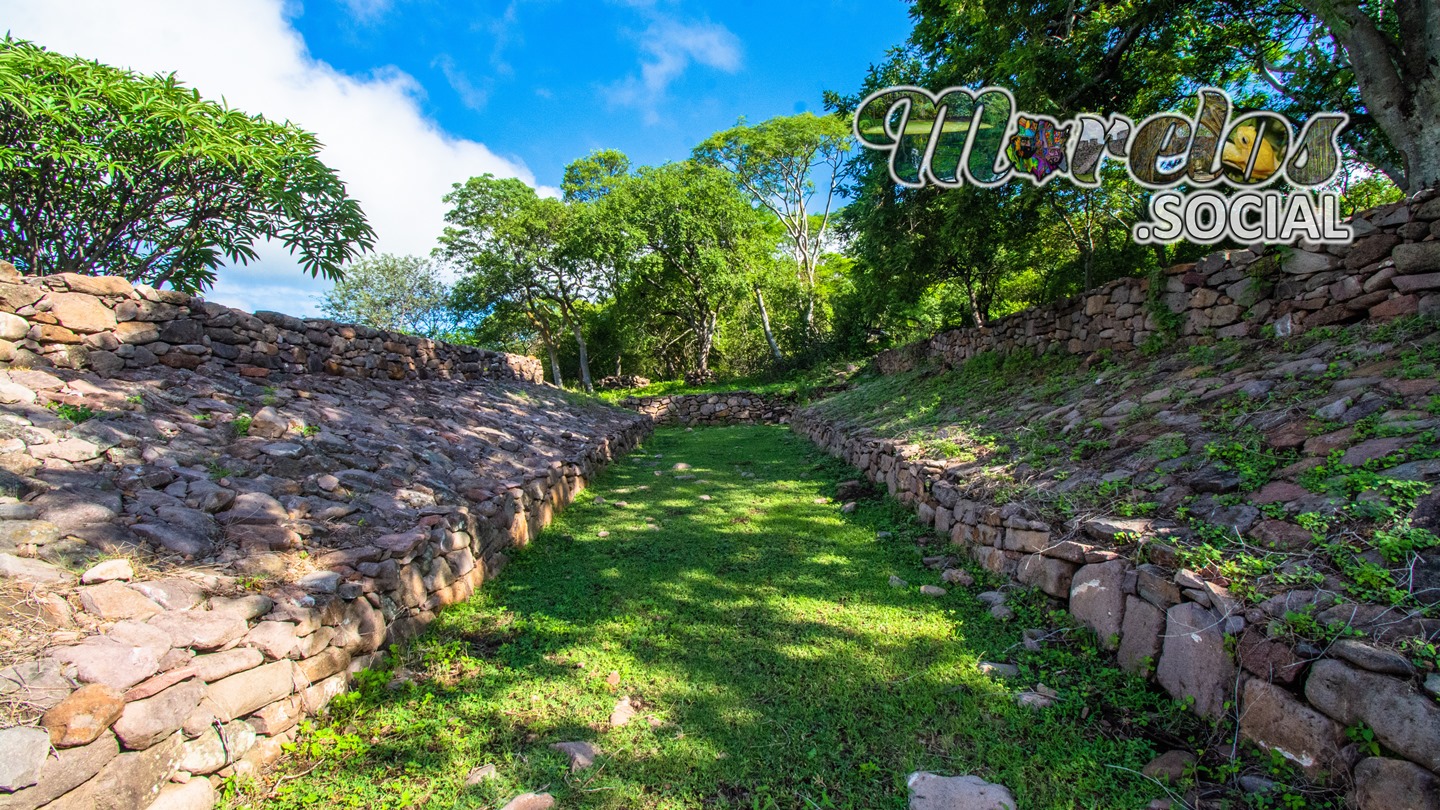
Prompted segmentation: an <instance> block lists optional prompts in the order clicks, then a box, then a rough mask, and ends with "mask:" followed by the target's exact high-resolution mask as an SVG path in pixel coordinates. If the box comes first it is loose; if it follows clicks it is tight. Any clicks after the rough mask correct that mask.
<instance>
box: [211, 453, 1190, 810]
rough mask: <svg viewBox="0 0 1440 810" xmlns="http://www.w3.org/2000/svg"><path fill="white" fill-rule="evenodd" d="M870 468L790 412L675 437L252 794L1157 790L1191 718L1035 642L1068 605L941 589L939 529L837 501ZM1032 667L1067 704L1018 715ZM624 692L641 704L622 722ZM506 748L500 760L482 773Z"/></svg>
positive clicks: (744, 802)
mask: <svg viewBox="0 0 1440 810" xmlns="http://www.w3.org/2000/svg"><path fill="white" fill-rule="evenodd" d="M677 464H688V465H690V468H689V469H688V470H686V469H683V468H682V469H681V470H679V471H677V470H676V469H675V465H677ZM849 477H850V472H849V471H848V470H847V468H845V467H844V466H843V465H841V464H839V463H838V462H836V461H834V460H832V459H829V458H827V457H825V456H823V455H822V454H820V453H819V452H818V451H817V450H815V449H814V448H813V447H812V446H811V445H809V444H808V443H807V442H805V441H804V440H803V439H800V438H799V437H796V436H794V435H793V434H791V433H790V432H789V431H787V430H784V429H780V428H759V427H736V428H711V429H704V430H695V431H693V432H692V431H680V430H661V431H659V432H657V434H656V435H655V437H654V438H653V439H652V440H651V441H650V442H648V443H647V444H646V446H645V447H644V448H643V450H642V451H640V453H637V455H636V456H634V457H632V458H630V459H628V460H626V461H625V462H624V463H621V464H617V465H616V466H615V467H614V468H612V469H611V470H610V471H608V472H607V473H606V474H605V475H604V476H603V477H602V478H601V479H600V480H599V481H597V482H595V484H594V485H593V486H592V487H591V489H590V490H589V491H588V492H586V493H585V494H583V495H582V496H581V497H580V499H579V500H578V501H577V502H576V503H575V504H574V505H573V506H572V507H571V508H570V509H569V510H568V511H567V512H566V513H565V514H564V515H563V516H562V517H561V518H560V519H559V520H558V521H557V522H556V523H555V524H554V525H553V526H552V527H551V528H550V529H548V530H547V531H546V532H545V533H544V535H543V536H542V537H540V539H539V540H537V541H536V542H535V543H533V544H531V546H530V547H528V548H526V549H524V550H522V551H520V552H518V553H517V554H516V556H515V559H514V561H513V562H512V563H511V565H510V566H509V568H507V569H506V571H505V572H504V574H503V575H502V576H501V577H500V578H498V579H497V580H496V581H494V582H491V583H488V584H486V586H485V587H484V588H483V589H482V591H481V593H479V594H478V595H477V596H476V597H475V598H474V599H473V600H471V602H469V603H468V604H465V605H460V606H456V607H454V608H451V609H449V610H447V611H446V612H445V613H444V614H443V615H442V617H441V618H440V619H439V620H438V621H437V622H436V623H435V624H434V625H433V626H432V628H431V630H430V631H429V632H428V634H427V635H426V636H425V637H423V638H422V639H421V640H419V641H418V642H416V643H415V644H414V645H412V646H411V647H410V648H409V649H408V650H404V651H401V652H400V654H399V655H398V656H396V659H397V660H396V661H395V662H394V663H393V666H394V667H395V668H396V669H395V671H393V672H381V673H368V674H367V675H366V676H365V677H364V678H363V679H362V682H361V684H360V685H359V688H358V689H357V690H356V691H355V692H353V693H351V694H349V695H346V696H342V698H341V699H340V700H338V701H337V702H336V708H335V711H334V712H333V713H332V715H331V718H330V720H329V723H330V725H328V726H325V727H321V728H316V729H311V730H310V731H309V732H308V733H307V734H305V735H304V736H303V737H302V739H301V743H300V745H299V746H298V750H297V752H296V753H295V755H294V756H292V757H291V759H290V760H289V761H288V762H287V764H286V766H285V768H286V771H285V773H288V774H291V775H292V776H290V777H286V778H284V779H283V780H282V782H281V783H280V785H279V786H278V787H277V788H274V789H273V790H271V789H268V788H266V787H264V786H260V787H258V788H256V787H253V786H252V787H251V788H250V789H249V790H244V789H242V790H241V791H240V792H239V794H238V795H235V796H233V798H232V799H231V800H230V801H231V804H232V806H237V807H238V806H261V805H263V806H265V807H347V808H348V807H355V808H367V809H369V810H380V808H405V807H419V806H428V807H436V808H450V807H463V808H498V807H500V806H501V805H503V804H504V803H505V802H506V801H507V800H508V799H510V798H511V797H513V796H515V795H517V794H519V793H523V792H525V791H532V790H533V791H537V792H538V791H541V790H548V791H549V792H550V793H552V794H553V795H554V796H555V797H556V798H557V799H558V802H559V803H558V806H559V807H561V808H581V807H593V808H701V807H705V808H710V807H737V808H792V807H794V808H815V807H820V808H831V807H834V808H903V807H905V801H906V800H905V796H906V791H905V776H906V775H907V774H908V773H910V772H911V771H914V770H933V771H936V772H940V773H944V774H956V773H975V774H978V775H980V776H982V777H984V778H986V779H988V780H991V781H996V782H1000V783H1003V784H1005V785H1007V786H1009V787H1010V788H1011V789H1012V790H1014V792H1015V794H1016V796H1017V797H1018V799H1019V801H1020V806H1021V808H1022V810H1029V809H1030V808H1049V807H1056V808H1060V807H1063V808H1070V807H1095V808H1141V807H1144V806H1145V805H1146V804H1148V802H1149V801H1150V799H1153V798H1155V797H1156V796H1157V795H1159V794H1160V790H1159V789H1158V788H1157V787H1156V786H1155V785H1154V784H1152V783H1150V782H1148V781H1147V780H1145V779H1143V778H1141V777H1140V776H1138V774H1136V773H1132V772H1130V771H1127V770H1123V769H1131V771H1139V769H1140V768H1141V767H1142V766H1143V765H1144V764H1145V763H1146V762H1147V761H1148V760H1149V759H1150V758H1151V757H1152V756H1154V754H1155V753H1156V746H1155V745H1154V744H1153V743H1151V742H1149V741H1147V740H1146V739H1145V738H1144V734H1142V733H1141V729H1144V730H1146V733H1148V734H1149V735H1150V736H1151V737H1152V738H1154V737H1155V736H1160V737H1162V738H1163V737H1164V736H1165V735H1167V734H1170V733H1177V729H1178V728H1180V727H1182V726H1183V725H1184V724H1185V723H1186V721H1184V720H1182V719H1179V718H1180V716H1179V715H1178V714H1177V713H1176V712H1174V711H1173V709H1172V707H1170V706H1169V705H1167V704H1166V703H1164V702H1162V701H1158V700H1156V699H1155V698H1154V697H1153V695H1152V694H1151V693H1149V692H1147V691H1146V690H1145V689H1144V688H1143V686H1141V685H1139V684H1138V683H1137V682H1135V681H1133V680H1130V679H1128V678H1126V677H1123V676H1121V675H1120V674H1119V673H1118V672H1116V671H1115V670H1113V669H1111V668H1108V667H1106V666H1104V665H1102V664H1101V663H1100V660H1101V659H1100V658H1099V657H1097V656H1096V655H1095V654H1094V653H1093V652H1092V651H1091V650H1090V649H1089V648H1088V647H1087V646H1086V643H1085V641H1084V639H1083V635H1082V634H1080V633H1078V632H1076V633H1069V634H1065V635H1064V638H1065V639H1066V641H1065V642H1064V643H1062V644H1060V645H1058V646H1050V647H1047V648H1046V649H1044V650H1043V651H1040V652H1029V651H1026V650H1025V649H1024V648H1023V647H1022V646H1021V645H1020V640H1021V639H1020V630H1021V628H1023V627H1027V626H1041V625H1044V624H1048V623H1049V621H1050V617H1048V616H1046V615H1045V614H1044V611H1043V609H1042V607H1041V606H1040V605H1039V604H1037V603H1027V602H1026V601H1025V600H1023V599H1019V598H1016V599H1012V602H1011V604H1012V606H1013V607H1015V608H1016V610H1017V612H1018V614H1019V616H1018V618H1017V619H1016V620H1015V621H1013V622H1009V623H1000V622H996V621H994V620H992V619H991V618H990V616H989V615H988V614H987V613H986V608H985V606H984V605H982V604H981V603H980V602H979V601H978V600H977V599H976V598H975V596H974V594H975V593H976V592H978V591H980V590H983V587H981V586H980V585H977V586H975V587H971V588H956V589H952V590H951V592H950V593H949V594H948V595H946V596H944V597H940V598H932V597H927V596H924V595H921V594H920V593H919V592H918V586H919V585H921V584H938V582H939V580H938V576H937V573H936V572H935V571H930V570H927V569H925V568H924V567H923V566H922V565H921V562H920V558H921V556H922V552H921V550H920V549H918V548H917V545H916V543H915V540H916V539H917V538H919V537H921V536H922V535H923V532H922V531H921V530H920V529H919V527H918V526H916V525H915V524H914V523H912V522H911V521H910V520H909V518H908V517H907V516H906V513H905V512H903V511H902V510H901V509H900V508H899V507H898V506H897V505H895V504H894V503H893V502H890V501H888V500H882V499H872V500H864V501H861V502H860V507H859V509H858V510H857V511H856V512H855V513H854V514H850V515H842V514H841V512H840V508H839V504H837V503H834V502H831V501H829V499H828V498H827V496H829V495H831V494H832V493H833V492H834V484H835V482H837V481H839V480H843V479H845V478H849ZM822 499H823V500H822ZM882 531H884V532H891V533H892V536H890V537H887V538H883V539H878V540H877V533H878V532H882ZM602 533H608V534H607V535H606V536H603V537H602V536H601V534H602ZM891 574H896V575H898V576H900V577H902V578H904V579H905V580H907V581H909V583H910V587H907V588H892V587H891V586H890V585H889V583H888V580H889V577H890V575H891ZM982 660H991V661H1009V662H1012V663H1015V664H1018V665H1019V666H1020V676H1019V677H1017V678H1015V679H1012V680H1010V681H1005V680H1001V679H997V678H995V677H993V676H990V675H985V674H982V673H980V672H979V671H978V670H977V668H976V665H977V663H978V662H979V661H982ZM612 673H618V677H616V675H613V674H612ZM397 676H398V677H397ZM1037 682H1044V683H1045V684H1047V685H1048V686H1051V687H1053V688H1056V689H1058V690H1060V693H1061V700H1060V702H1059V703H1058V704H1057V705H1056V706H1054V707H1052V708H1050V709H1046V710H1041V711H1036V710H1031V709H1025V708H1021V707H1019V706H1017V705H1016V704H1015V702H1014V699H1013V695H1014V693H1015V692H1016V691H1019V690H1021V689H1026V688H1030V687H1033V686H1034V685H1035V684H1036V683H1037ZM624 696H628V697H629V698H630V699H631V701H632V702H633V703H634V704H635V705H636V706H637V707H638V709H639V714H638V715H637V717H636V718H635V720H634V721H632V722H630V723H629V724H628V725H626V726H624V727H622V728H614V729H612V728H610V727H609V718H610V714H611V710H612V709H613V708H614V707H615V704H616V702H617V700H619V699H620V698H621V697H624ZM1177 724H1178V725H1177ZM572 740H588V741H591V742H593V743H594V744H595V745H596V746H597V747H598V748H599V749H600V750H601V756H600V757H599V758H598V759H597V761H596V765H595V766H594V767H593V768H591V769H589V770H585V771H581V772H579V773H575V774H571V773H570V772H569V770H568V767H567V762H566V759H565V757H564V756H563V755H562V754H561V753H559V752H556V751H553V750H551V749H550V747H549V746H550V744H552V743H556V742H564V741H572ZM485 764H494V765H495V766H496V770H497V775H496V776H495V777H494V778H491V779H487V780H484V781H483V782H481V783H480V784H478V785H476V786H473V787H467V786H466V785H465V777H466V775H467V773H469V772H470V771H471V770H472V769H473V768H476V767H478V766H481V765H485ZM307 770H308V773H306V771H307ZM302 773H303V774H304V775H300V774H302ZM272 784H273V780H272ZM257 791H258V792H257ZM267 792H268V793H269V795H268V796H267V795H266V793H267Z"/></svg>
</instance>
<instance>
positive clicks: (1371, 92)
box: [1301, 0, 1440, 193]
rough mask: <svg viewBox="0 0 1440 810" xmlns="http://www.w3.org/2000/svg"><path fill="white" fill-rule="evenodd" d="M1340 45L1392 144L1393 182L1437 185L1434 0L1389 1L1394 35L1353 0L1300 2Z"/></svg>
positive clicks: (1439, 144)
mask: <svg viewBox="0 0 1440 810" xmlns="http://www.w3.org/2000/svg"><path fill="white" fill-rule="evenodd" d="M1301 2H1302V3H1303V4H1304V5H1305V7H1306V8H1308V9H1309V10H1310V11H1311V13H1313V14H1314V15H1315V16H1316V17H1318V18H1320V20H1321V22H1323V23H1324V24H1325V25H1326V26H1327V27H1328V28H1329V29H1330V33H1331V35H1332V36H1334V37H1335V41H1336V42H1338V43H1339V44H1340V47H1342V48H1344V50H1345V55H1346V56H1347V57H1348V58H1349V60H1350V65H1351V67H1352V68H1354V70H1355V82H1356V85H1357V86H1358V87H1359V89H1360V98H1361V99H1362V100H1363V101H1364V102H1365V107H1366V109H1367V110H1369V112H1370V114H1371V116H1373V117H1374V119H1375V123H1377V124H1379V126H1380V128H1381V129H1383V130H1384V131H1385V134H1386V135H1387V136H1388V137H1389V138H1390V142H1391V143H1392V144H1394V145H1395V148H1396V149H1397V150H1399V152H1400V155H1401V158H1402V160H1403V162H1404V166H1403V171H1404V178H1403V181H1401V182H1399V183H1398V185H1400V187H1401V188H1403V189H1405V190H1406V191H1407V192H1410V193H1414V192H1416V191H1419V190H1421V189H1424V188H1432V187H1435V186H1440V4H1437V3H1435V2H1434V0H1396V3H1395V6H1394V8H1395V14H1396V17H1397V19H1396V21H1395V25H1396V30H1398V31H1399V36H1398V38H1397V39H1391V38H1390V37H1389V36H1387V35H1386V34H1385V33H1384V32H1382V31H1381V30H1380V29H1379V27H1378V26H1376V24H1375V21H1374V20H1373V19H1372V18H1371V17H1370V16H1369V15H1368V14H1366V12H1365V10H1364V9H1362V8H1361V7H1360V4H1359V3H1358V2H1356V0H1301Z"/></svg>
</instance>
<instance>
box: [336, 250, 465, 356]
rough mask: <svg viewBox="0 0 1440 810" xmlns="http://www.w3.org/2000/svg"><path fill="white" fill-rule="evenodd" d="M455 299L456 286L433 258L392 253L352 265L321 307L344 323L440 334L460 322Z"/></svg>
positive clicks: (430, 334) (453, 327)
mask: <svg viewBox="0 0 1440 810" xmlns="http://www.w3.org/2000/svg"><path fill="white" fill-rule="evenodd" d="M449 301H450V289H449V287H448V286H447V285H446V284H445V282H444V281H443V280H441V278H440V272H439V269H438V268H437V267H436V266H435V265H434V264H433V263H431V262H429V261H427V260H425V259H422V258H420V257H418V256H394V255H391V254H389V253H386V254H383V255H380V256H370V257H367V258H364V259H361V260H360V261H358V262H355V263H353V264H351V265H348V266H347V267H346V268H345V277H344V278H342V279H340V280H339V281H337V282H335V286H334V288H332V289H331V290H330V291H329V292H327V293H325V297H324V298H322V299H321V301H320V309H321V311H323V312H324V313H325V314H326V315H328V316H330V317H331V318H334V319H335V320H337V321H340V322H341V323H355V324H362V325H364V326H371V327H374V328H376V329H387V330H390V331H392V332H405V333H408V334H412V335H424V336H427V337H438V336H439V335H440V334H441V333H443V332H447V331H454V329H456V328H457V326H458V324H457V316H456V315H455V314H454V313H453V312H452V311H451V310H450V308H449Z"/></svg>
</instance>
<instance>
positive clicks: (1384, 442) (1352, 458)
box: [1340, 436, 1410, 467]
mask: <svg viewBox="0 0 1440 810" xmlns="http://www.w3.org/2000/svg"><path fill="white" fill-rule="evenodd" d="M1409 444H1410V442H1409V440H1407V439H1405V438H1402V437H1399V436H1392V437H1388V438H1383V439H1369V440H1368V441H1363V442H1361V443H1359V444H1357V445H1355V446H1354V447H1352V448H1350V449H1349V450H1346V451H1345V456H1344V457H1343V458H1341V459H1340V463H1342V464H1349V465H1350V466H1352V467H1359V466H1361V465H1362V464H1364V463H1365V462H1367V461H1374V460H1375V459H1377V458H1384V457H1386V456H1388V455H1390V454H1391V453H1395V452H1397V451H1400V450H1403V449H1405V447H1406V446H1407V445H1409Z"/></svg>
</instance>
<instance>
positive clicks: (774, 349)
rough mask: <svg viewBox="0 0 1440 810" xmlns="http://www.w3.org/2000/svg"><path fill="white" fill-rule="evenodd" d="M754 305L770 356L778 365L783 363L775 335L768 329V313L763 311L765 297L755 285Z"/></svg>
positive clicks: (757, 285) (765, 310)
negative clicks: (758, 314) (758, 309)
mask: <svg viewBox="0 0 1440 810" xmlns="http://www.w3.org/2000/svg"><path fill="white" fill-rule="evenodd" d="M755 305H756V306H758V307H759V308H760V328H761V329H763V330H764V332H765V342H766V343H769V344H770V355H771V356H772V357H774V358H775V363H776V364H777V365H778V364H780V363H783V362H785V358H784V356H782V355H781V354H780V344H778V343H776V342H775V333H774V332H773V331H771V329H770V312H769V310H767V309H765V296H763V295H761V294H760V285H759V284H756V285H755Z"/></svg>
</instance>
